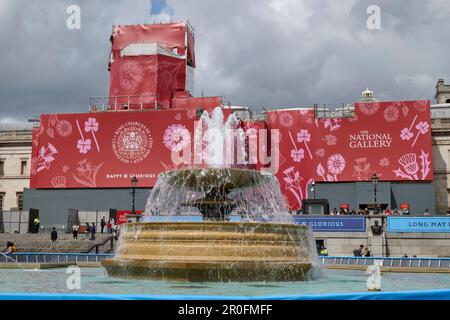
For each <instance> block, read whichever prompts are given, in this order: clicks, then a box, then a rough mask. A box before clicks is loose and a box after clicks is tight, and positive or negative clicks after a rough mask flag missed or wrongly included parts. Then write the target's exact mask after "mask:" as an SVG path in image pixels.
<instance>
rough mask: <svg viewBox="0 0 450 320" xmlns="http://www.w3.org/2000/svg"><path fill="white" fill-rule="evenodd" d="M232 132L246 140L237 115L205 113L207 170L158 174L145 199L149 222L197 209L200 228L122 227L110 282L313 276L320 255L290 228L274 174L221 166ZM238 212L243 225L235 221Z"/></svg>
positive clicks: (301, 231) (308, 236) (307, 235)
mask: <svg viewBox="0 0 450 320" xmlns="http://www.w3.org/2000/svg"><path fill="white" fill-rule="evenodd" d="M231 129H233V130H237V134H236V135H235V136H236V137H237V138H238V139H243V137H244V135H243V134H242V132H241V131H240V129H239V121H238V119H237V118H236V116H235V115H234V114H232V115H230V117H229V118H228V120H227V121H226V122H225V123H224V121H223V113H222V110H221V109H220V108H216V109H215V110H214V111H213V114H212V116H211V117H209V114H208V113H207V112H205V113H204V114H203V115H202V117H201V118H200V121H199V125H198V127H197V128H196V131H195V139H196V141H198V140H199V139H200V140H201V141H202V142H203V141H205V140H206V143H205V144H203V148H202V150H203V152H204V153H202V155H201V156H202V158H203V159H204V160H206V161H205V162H206V163H207V165H208V166H207V167H191V168H183V169H178V170H171V171H166V172H163V173H161V174H160V175H159V176H158V180H157V183H156V185H155V187H154V188H153V190H152V192H151V194H150V197H149V199H148V203H147V207H146V214H147V215H155V214H156V215H163V216H164V215H167V216H172V215H179V214H180V211H181V210H186V211H189V210H190V211H191V212H192V210H193V209H194V210H195V209H196V210H197V214H201V216H202V219H203V221H202V222H142V223H132V224H126V225H124V227H123V228H122V232H121V237H120V241H119V243H118V246H117V251H116V256H115V257H114V258H113V259H110V260H104V261H103V262H102V265H103V266H104V267H105V268H106V270H107V272H108V274H109V275H111V276H117V277H125V278H143V279H155V280H179V281H210V282H211V281H214V282H217V281H298V280H307V279H310V278H311V277H312V275H313V273H314V266H315V260H316V258H317V254H316V249H315V241H314V238H313V235H312V232H311V230H310V229H309V227H307V226H304V225H297V224H294V223H292V222H291V219H290V215H289V213H288V210H287V208H286V206H285V203H284V198H283V196H282V194H281V191H280V186H279V183H278V180H277V179H276V177H275V176H274V175H272V174H270V173H267V172H263V171H256V170H249V169H243V168H242V164H240V165H238V166H236V165H233V164H231V163H227V161H224V159H226V158H228V159H230V158H233V157H229V156H228V157H227V156H226V153H227V152H229V150H230V149H232V151H233V152H234V151H235V148H234V147H233V148H230V146H229V145H228V144H227V143H226V134H227V130H231ZM208 130H209V131H208ZM211 132H213V133H214V135H212V134H211ZM200 136H203V137H205V138H199V137H200ZM241 142H242V141H241ZM242 145H243V144H240V143H238V144H237V148H238V149H239V148H240V147H241V146H242ZM233 146H234V144H233ZM205 150H206V153H205ZM197 156H198V155H197ZM244 158H245V157H244ZM233 212H235V213H236V214H237V215H238V216H239V217H240V219H241V220H240V222H230V216H231V215H232V214H233Z"/></svg>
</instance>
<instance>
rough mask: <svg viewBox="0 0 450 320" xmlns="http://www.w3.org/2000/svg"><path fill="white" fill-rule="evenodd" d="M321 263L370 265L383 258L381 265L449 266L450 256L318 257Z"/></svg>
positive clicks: (408, 266)
mask: <svg viewBox="0 0 450 320" xmlns="http://www.w3.org/2000/svg"><path fill="white" fill-rule="evenodd" d="M320 260H321V261H322V263H323V264H336V265H372V264H373V263H374V260H383V267H407V268H445V269H447V268H450V258H404V257H338V256H328V257H320Z"/></svg>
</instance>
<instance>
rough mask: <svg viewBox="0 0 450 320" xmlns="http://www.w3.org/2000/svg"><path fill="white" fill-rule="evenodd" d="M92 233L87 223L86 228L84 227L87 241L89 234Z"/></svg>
mask: <svg viewBox="0 0 450 320" xmlns="http://www.w3.org/2000/svg"><path fill="white" fill-rule="evenodd" d="M90 233H91V226H90V225H89V222H86V226H85V227H84V234H85V235H86V240H89V234H90Z"/></svg>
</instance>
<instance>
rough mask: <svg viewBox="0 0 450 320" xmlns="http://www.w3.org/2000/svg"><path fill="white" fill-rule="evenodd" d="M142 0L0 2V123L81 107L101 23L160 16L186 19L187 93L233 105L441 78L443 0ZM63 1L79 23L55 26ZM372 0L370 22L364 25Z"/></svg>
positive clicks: (413, 88)
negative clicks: (191, 56)
mask: <svg viewBox="0 0 450 320" xmlns="http://www.w3.org/2000/svg"><path fill="white" fill-rule="evenodd" d="M153 2H154V3H153V6H154V7H153V9H152V8H151V1H150V0H128V1H125V0H104V1H100V0H0V30H2V32H1V33H0V52H1V55H0V121H7V120H8V119H18V120H26V119H28V118H30V117H32V116H33V115H38V114H40V113H44V112H45V113H49V112H72V111H76V112H81V111H86V110H87V109H88V102H89V100H88V97H89V96H102V95H108V79H109V74H108V71H107V60H108V54H109V49H110V48H109V45H110V43H109V35H110V32H111V27H112V25H113V24H119V23H120V24H134V23H152V22H154V21H160V20H162V19H166V18H167V15H168V14H172V19H174V20H179V19H189V21H190V22H191V24H192V25H193V26H194V28H195V31H196V54H197V61H198V63H197V70H196V75H195V81H196V91H197V94H201V92H202V91H203V93H204V94H205V95H225V96H226V97H227V99H228V100H230V101H231V102H232V103H233V104H235V105H247V106H265V107H270V108H278V107H295V106H308V105H311V104H313V103H332V104H340V103H343V102H345V103H348V102H352V101H354V100H355V99H357V98H359V95H360V93H361V91H362V90H363V89H365V88H366V87H369V88H371V89H372V90H374V91H375V93H376V95H377V97H378V98H380V99H384V100H386V99H417V98H421V99H423V98H425V99H433V95H434V85H435V82H436V80H437V79H438V78H444V79H446V80H447V82H448V83H450V59H449V54H450V36H449V34H448V30H450V1H447V0H429V1H423V0H396V1H389V0H369V1H366V0H359V1H357V0H339V1H335V0H303V1H301V0H227V1H218V0H167V1H164V0H154V1H153ZM165 2H167V7H165V8H164V3H165ZM72 4H76V5H79V6H80V8H81V29H80V30H68V29H67V28H66V19H67V17H68V14H66V8H67V7H68V6H69V5H72ZM372 4H375V5H378V6H379V7H380V9H381V29H380V30H369V29H368V28H367V27H366V20H367V18H368V17H369V15H368V14H367V13H366V10H367V7H368V6H369V5H372ZM156 6H158V7H156ZM161 6H162V7H161ZM151 13H153V15H151ZM155 13H160V14H159V15H155Z"/></svg>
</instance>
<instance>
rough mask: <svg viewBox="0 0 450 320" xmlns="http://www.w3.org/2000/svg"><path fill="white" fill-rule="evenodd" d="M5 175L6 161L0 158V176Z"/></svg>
mask: <svg viewBox="0 0 450 320" xmlns="http://www.w3.org/2000/svg"><path fill="white" fill-rule="evenodd" d="M4 175H5V161H4V160H0V177H3V176H4Z"/></svg>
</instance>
